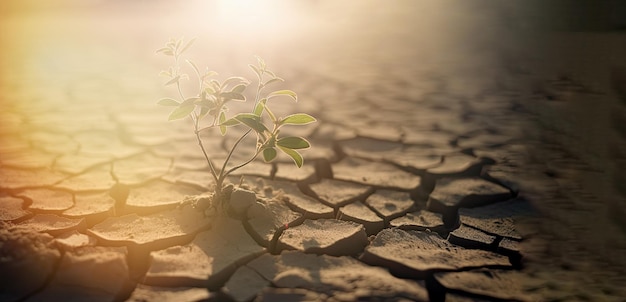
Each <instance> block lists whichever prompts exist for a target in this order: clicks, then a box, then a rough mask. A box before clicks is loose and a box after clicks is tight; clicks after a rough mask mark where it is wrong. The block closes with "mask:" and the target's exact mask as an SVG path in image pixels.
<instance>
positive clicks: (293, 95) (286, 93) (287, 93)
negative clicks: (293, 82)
mask: <svg viewBox="0 0 626 302" xmlns="http://www.w3.org/2000/svg"><path fill="white" fill-rule="evenodd" d="M282 95H284V96H289V97H291V98H292V99H294V101H296V102H297V101H298V95H297V94H296V93H295V92H293V91H291V90H277V91H274V92H272V93H270V94H268V95H267V99H270V98H273V97H276V96H282Z"/></svg>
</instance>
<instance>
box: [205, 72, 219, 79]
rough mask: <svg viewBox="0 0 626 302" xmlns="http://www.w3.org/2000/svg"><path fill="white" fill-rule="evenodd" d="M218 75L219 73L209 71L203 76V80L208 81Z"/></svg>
mask: <svg viewBox="0 0 626 302" xmlns="http://www.w3.org/2000/svg"><path fill="white" fill-rule="evenodd" d="M216 75H218V73H217V72H215V71H213V70H207V71H206V72H205V73H204V75H203V76H202V80H204V79H206V78H210V77H212V76H216Z"/></svg>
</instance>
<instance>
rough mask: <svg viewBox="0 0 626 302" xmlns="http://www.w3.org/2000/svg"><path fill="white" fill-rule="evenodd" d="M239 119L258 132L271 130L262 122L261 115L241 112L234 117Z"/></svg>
mask: <svg viewBox="0 0 626 302" xmlns="http://www.w3.org/2000/svg"><path fill="white" fill-rule="evenodd" d="M234 118H235V119H237V120H238V121H240V122H242V123H244V124H245V125H246V126H248V127H250V128H251V129H253V130H254V131H256V132H257V133H263V132H265V131H269V130H268V129H267V127H265V125H264V124H263V123H262V122H261V117H259V116H256V115H254V114H251V113H239V114H237V115H235V117H234Z"/></svg>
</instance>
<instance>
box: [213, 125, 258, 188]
mask: <svg viewBox="0 0 626 302" xmlns="http://www.w3.org/2000/svg"><path fill="white" fill-rule="evenodd" d="M251 131H252V129H248V131H246V133H244V134H243V135H242V136H241V137H240V138H239V139H237V141H236V142H235V144H233V147H232V148H231V149H230V152H228V156H227V157H226V160H224V164H223V165H222V170H221V171H220V180H221V181H224V178H225V177H226V176H228V174H230V173H231V172H233V171H234V170H232V169H231V170H228V171H227V172H224V171H226V165H227V164H228V162H229V161H230V158H231V157H232V155H233V153H234V152H235V149H237V146H238V145H239V143H241V141H243V139H244V138H246V136H248V134H250V132H251ZM257 155H258V151H257V154H255V156H254V157H256V156H257ZM250 162H251V161H248V162H246V163H245V164H244V165H246V164H248V163H250Z"/></svg>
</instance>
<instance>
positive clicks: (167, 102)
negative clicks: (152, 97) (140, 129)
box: [157, 98, 180, 106]
mask: <svg viewBox="0 0 626 302" xmlns="http://www.w3.org/2000/svg"><path fill="white" fill-rule="evenodd" d="M157 104H159V105H161V106H180V103H179V102H177V101H176V100H174V99H170V98H164V99H160V100H159V101H158V102H157Z"/></svg>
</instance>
